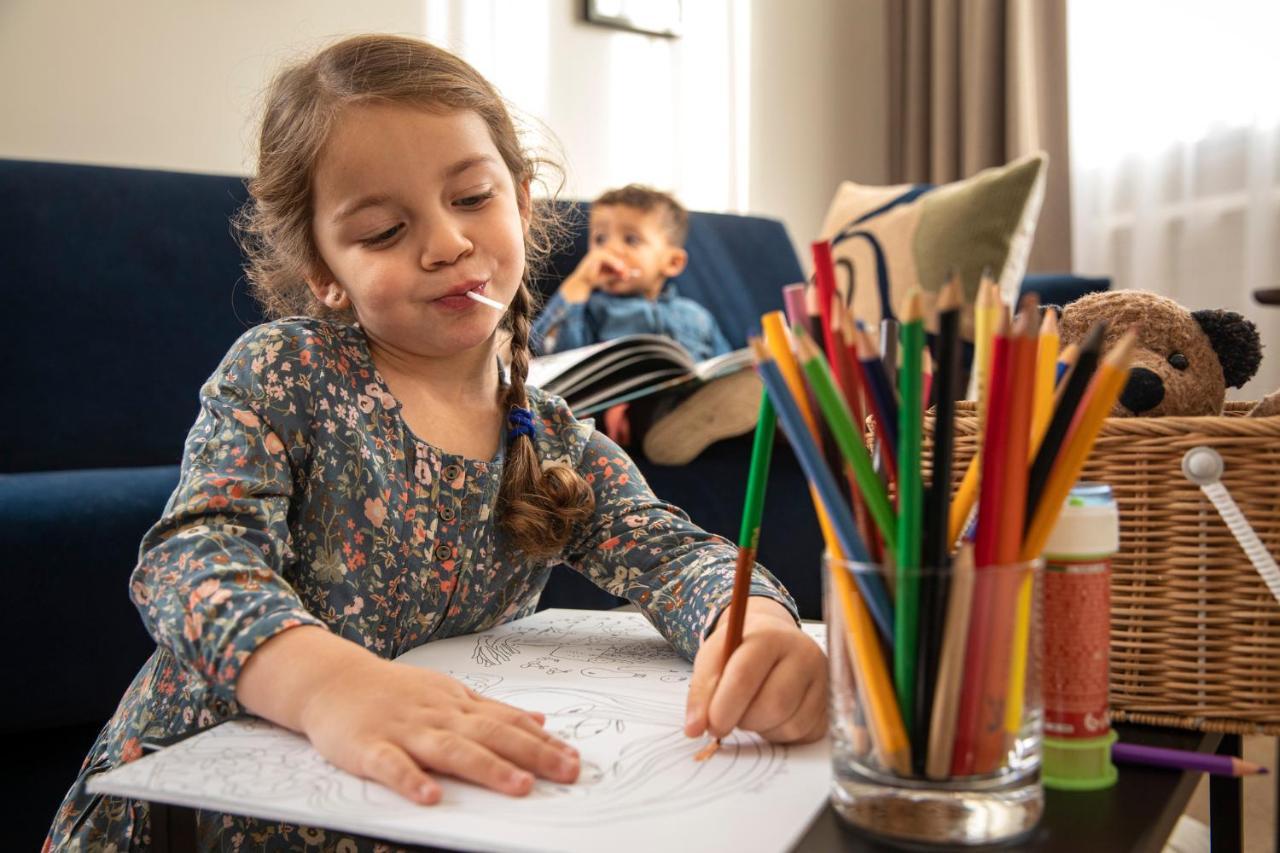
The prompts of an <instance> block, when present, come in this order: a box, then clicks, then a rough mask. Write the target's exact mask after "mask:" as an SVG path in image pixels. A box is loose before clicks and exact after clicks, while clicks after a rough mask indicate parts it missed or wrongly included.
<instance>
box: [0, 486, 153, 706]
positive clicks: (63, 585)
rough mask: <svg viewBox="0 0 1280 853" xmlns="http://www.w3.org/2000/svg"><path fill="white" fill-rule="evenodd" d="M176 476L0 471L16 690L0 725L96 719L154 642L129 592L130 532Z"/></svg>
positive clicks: (134, 533) (134, 538)
mask: <svg viewBox="0 0 1280 853" xmlns="http://www.w3.org/2000/svg"><path fill="white" fill-rule="evenodd" d="M177 483H178V468H177V466H172V465H166V466H160V467H150V468H125V469H101V470H92V471H54V472H47V473H35V474H4V475H0V529H3V530H4V534H5V535H4V539H5V546H6V547H5V572H6V574H7V576H8V584H7V587H8V588H9V590H10V591H11V593H12V602H13V603H14V605H16V606H13V607H10V608H9V609H8V611H7V613H6V615H5V618H4V620H2V621H0V625H2V626H3V627H2V628H0V631H2V632H3V634H2V636H3V638H4V640H3V646H4V648H7V649H12V650H18V651H20V652H21V653H20V654H11V655H10V656H9V663H8V668H7V673H8V681H9V684H10V686H11V687H12V688H13V689H18V687H19V685H21V686H22V695H23V701H21V702H4V703H0V731H15V730H26V729H38V728H52V727H56V726H70V725H76V724H81V723H101V722H102V721H103V720H105V719H106V718H107V717H108V716H110V714H111V713H112V711H113V710H114V709H115V706H116V703H117V702H118V701H119V700H120V696H121V695H122V694H123V693H124V689H125V688H126V687H127V686H128V685H129V682H130V681H131V680H132V679H133V676H134V675H135V674H136V673H137V671H138V668H139V667H140V666H141V665H142V663H143V661H145V660H146V658H147V656H148V655H149V654H150V653H151V650H152V649H154V648H155V642H154V641H153V640H152V639H151V637H150V636H148V634H147V632H146V631H145V630H144V629H143V627H142V620H141V618H140V617H139V616H138V612H137V610H135V609H134V606H133V604H132V603H131V602H130V600H129V575H130V573H131V572H132V571H133V567H134V564H135V563H136V562H137V559H138V543H139V542H140V541H141V540H142V535H143V534H144V533H145V532H146V531H147V529H148V528H150V527H151V525H152V524H154V523H155V521H156V519H158V518H159V517H160V514H161V512H162V511H163V509H164V505H165V503H166V502H167V501H168V499H169V495H170V494H172V492H173V489H174V487H175V486H176V485H177Z"/></svg>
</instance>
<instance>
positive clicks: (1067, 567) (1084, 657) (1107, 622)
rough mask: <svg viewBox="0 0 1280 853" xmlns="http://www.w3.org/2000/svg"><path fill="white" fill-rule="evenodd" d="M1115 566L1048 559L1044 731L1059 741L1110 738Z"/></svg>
mask: <svg viewBox="0 0 1280 853" xmlns="http://www.w3.org/2000/svg"><path fill="white" fill-rule="evenodd" d="M1110 631H1111V563H1110V562H1108V561H1102V562H1098V561H1096V560H1091V561H1088V562H1071V561H1068V560H1062V559H1049V560H1046V564H1045V572H1044V659H1043V660H1044V667H1043V673H1044V678H1043V689H1044V717H1045V722H1044V732H1045V734H1046V735H1048V736H1050V737H1056V738H1064V739H1070V738H1093V737H1099V736H1101V735H1104V734H1106V733H1107V730H1108V729H1109V728H1110V726H1109V725H1108V723H1107V684H1108V679H1109V675H1110V672H1109V665H1110V643H1111V634H1110Z"/></svg>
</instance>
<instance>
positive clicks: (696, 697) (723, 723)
mask: <svg viewBox="0 0 1280 853" xmlns="http://www.w3.org/2000/svg"><path fill="white" fill-rule="evenodd" d="M728 631H729V618H728V611H725V613H723V614H722V615H721V616H720V620H719V623H718V624H717V625H716V629H715V631H714V632H712V634H711V636H710V637H708V638H707V639H706V640H705V641H704V642H703V643H702V648H700V649H699V650H698V654H697V657H695V658H694V661H693V679H692V680H691V681H690V682H689V700H688V705H687V713H686V717H685V726H684V733H685V734H686V735H688V736H689V737H699V736H701V735H702V734H703V733H704V732H706V733H708V734H710V735H713V736H715V737H724V736H726V735H728V734H729V733H730V732H732V731H733V730H734V729H735V728H743V729H746V730H748V731H753V732H757V733H759V734H760V736H761V737H763V738H765V739H766V740H770V741H773V742H775V743H811V742H813V741H816V740H819V739H820V738H821V737H822V736H823V735H824V734H826V731H827V659H826V656H825V655H824V654H823V653H822V649H820V648H819V647H818V644H817V643H815V642H814V641H813V640H812V639H810V638H809V637H808V636H807V635H806V634H805V633H804V632H803V631H801V630H800V629H799V628H798V627H796V623H795V620H794V619H792V618H791V614H790V613H789V612H787V609H786V608H785V607H783V606H782V605H781V604H778V603H777V602H776V601H773V600H772V599H769V598H763V597H760V596H753V597H752V598H750V599H749V600H748V601H747V614H746V619H745V620H744V622H743V629H742V643H741V645H739V646H738V648H737V649H736V650H735V651H734V653H733V655H732V656H731V657H730V658H729V665H728V666H727V667H725V666H724V660H723V659H724V644H725V635H726V634H728ZM722 669H723V670H724V671H723V674H721V670H722Z"/></svg>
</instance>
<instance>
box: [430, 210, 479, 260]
mask: <svg viewBox="0 0 1280 853" xmlns="http://www.w3.org/2000/svg"><path fill="white" fill-rule="evenodd" d="M474 248H475V246H474V244H473V243H472V242H471V239H470V238H469V237H468V236H467V235H466V233H465V232H464V231H463V229H462V224H461V223H460V222H458V221H457V220H455V219H454V218H453V217H449V216H445V217H441V218H440V219H439V220H437V221H436V222H434V223H432V224H431V227H429V228H428V229H427V235H426V239H425V241H424V243H423V246H422V257H421V260H420V263H421V264H422V268H423V269H428V270H429V269H436V268H438V267H444V266H449V265H450V264H455V263H457V262H458V261H459V260H461V259H462V258H464V257H466V256H467V255H469V254H471V251H472V249H474Z"/></svg>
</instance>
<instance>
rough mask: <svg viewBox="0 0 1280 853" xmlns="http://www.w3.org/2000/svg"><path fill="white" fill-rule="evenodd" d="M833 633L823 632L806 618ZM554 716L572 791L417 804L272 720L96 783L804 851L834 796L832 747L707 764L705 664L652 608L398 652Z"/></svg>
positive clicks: (258, 808)
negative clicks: (690, 693) (696, 663)
mask: <svg viewBox="0 0 1280 853" xmlns="http://www.w3.org/2000/svg"><path fill="white" fill-rule="evenodd" d="M805 628H806V630H807V631H808V632H809V633H810V635H811V636H813V637H814V638H815V640H817V641H818V642H819V643H820V644H821V643H822V640H823V636H822V631H823V629H822V626H821V625H806V626H805ZM400 660H401V661H402V662H404V663H407V664H411V665H413V666H422V667H429V668H432V669H436V670H441V671H444V672H448V673H450V674H451V675H453V676H454V677H455V678H458V679H460V680H461V681H463V682H465V683H466V684H468V685H469V686H470V687H471V688H472V689H474V690H476V691H477V692H479V693H482V694H484V695H486V696H489V697H491V698H494V699H498V700H501V701H503V702H508V703H510V704H512V705H516V706H519V707H522V708H527V709H530V710H537V711H542V712H543V713H545V714H546V715H547V728H548V729H549V730H550V731H552V732H553V733H555V734H556V735H557V736H559V737H561V738H563V739H564V740H566V741H568V742H569V743H571V744H573V746H574V747H576V748H577V749H578V751H579V753H580V755H581V758H582V773H581V776H580V777H579V780H578V781H577V782H576V783H575V784H573V785H562V784H558V783H554V782H547V781H545V780H539V781H538V782H537V783H536V785H535V787H534V790H533V792H532V793H530V794H529V795H528V796H527V797H523V798H515V797H508V796H505V795H503V794H498V793H494V792H491V791H487V790H485V789H482V788H479V787H477V786H474V785H470V784H467V783H465V782H461V781H457V780H454V779H450V778H448V777H439V776H437V778H438V779H439V781H440V782H441V786H442V788H443V789H444V797H443V799H442V801H441V802H440V803H438V804H437V805H434V806H420V805H417V804H414V803H411V802H409V801H408V800H405V799H403V798H401V797H400V796H399V795H397V794H395V793H393V792H392V791H390V790H389V789H387V788H384V787H382V786H381V785H379V784H377V783H374V782H368V781H365V780H362V779H359V778H357V777H355V776H352V775H351V774H349V773H345V772H343V771H341V770H338V769H337V768H335V767H333V766H332V765H330V764H329V763H328V762H327V761H325V760H324V759H323V758H321V757H320V755H319V754H318V753H317V752H316V751H315V750H314V749H312V748H311V746H310V744H309V743H308V742H307V740H306V739H305V738H304V737H302V736H301V735H297V734H294V733H292V732H289V731H286V730H284V729H281V728H278V727H276V726H274V725H272V724H270V723H267V722H265V721H261V720H236V721H232V722H229V723H224V724H222V725H220V726H217V727H215V728H213V729H210V730H209V731H207V732H203V733H201V734H199V735H195V736H193V737H191V738H188V739H186V740H184V741H182V742H181V743H178V744H176V745H174V746H171V747H168V748H167V749H164V750H161V751H159V752H157V753H155V754H153V755H149V756H145V757H143V758H141V759H139V760H137V761H134V762H132V763H130V764H127V765H124V766H123V767H119V768H117V769H115V770H112V771H109V772H107V773H103V774H100V775H98V776H94V777H92V778H91V779H90V780H89V782H88V786H89V791H90V792H91V793H105V794H114V795H118V796H125V797H132V798H135V799H146V800H155V801H159V802H165V803H172V804H175V805H183V806H193V807H199V808H204V809H212V810H216V811H225V812H232V813H237V814H244V815H251V816H254V817H259V818H265V819H268V820H277V821H289V822H293V823H298V824H302V825H310V826H322V827H326V828H330V829H337V830H345V831H347V832H352V833H358V834H361V835H369V836H374V837H377V838H385V839H388V840H393V841H400V842H405V843H411V844H427V845H435V846H442V847H450V848H454V849H458V850H499V851H584V853H585V851H591V853H596V851H600V850H608V851H610V853H629V852H630V851H635V852H636V853H642V851H643V853H652V851H655V850H657V851H674V850H707V851H716V850H732V851H736V852H737V853H751V851H769V852H770V853H772V851H780V850H786V849H789V848H790V847H791V846H793V845H794V843H795V842H796V841H797V840H798V839H799V837H800V835H801V833H802V832H803V831H804V830H805V829H806V828H807V827H808V825H809V823H810V821H811V820H812V819H813V816H814V815H815V814H816V813H817V812H818V810H819V809H820V808H821V807H822V805H823V804H824V802H825V800H826V795H827V790H828V784H829V779H830V772H831V771H830V748H829V745H828V744H827V743H826V742H825V741H823V742H821V743H817V744H810V745H807V746H802V747H788V746H779V745H775V744H769V743H766V742H765V741H763V740H761V739H760V738H758V737H756V736H754V735H750V734H744V733H742V732H735V733H734V734H733V735H732V736H731V737H729V738H726V739H725V741H724V743H723V744H722V746H721V748H720V750H719V752H718V753H716V754H715V755H714V756H712V757H711V758H710V759H709V760H707V761H705V762H696V761H694V760H693V756H694V754H695V753H696V752H697V751H698V750H699V749H700V748H701V747H702V746H703V742H702V741H694V740H690V739H689V738H686V737H685V736H684V734H683V733H682V731H681V729H682V726H683V719H684V701H685V693H686V690H687V687H688V681H689V676H690V673H691V669H692V668H691V666H690V665H689V663H688V662H686V661H685V660H684V659H683V658H681V657H680V656H679V655H677V654H676V653H675V652H674V651H673V650H672V649H671V647H670V646H669V645H668V644H667V643H666V641H665V640H663V639H662V637H661V636H660V635H659V634H658V633H657V631H655V630H654V629H653V628H652V627H651V626H650V625H649V624H648V623H647V622H646V621H645V619H644V617H643V616H641V615H640V614H638V613H634V612H618V611H586V610H546V611H543V612H542V613H539V614H537V615H535V616H531V617H529V618H527V619H522V620H519V621H518V622H511V623H509V624H507V625H503V626H501V627H499V628H495V629H493V630H491V631H486V632H484V633H481V634H472V635H468V636H463V637H454V638H451V639H448V640H441V641H438V642H434V643H429V644H427V645H424V646H420V647H418V648H416V649H414V650H413V651H410V652H408V653H407V654H405V655H404V656H402V657H401V658H400Z"/></svg>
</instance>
